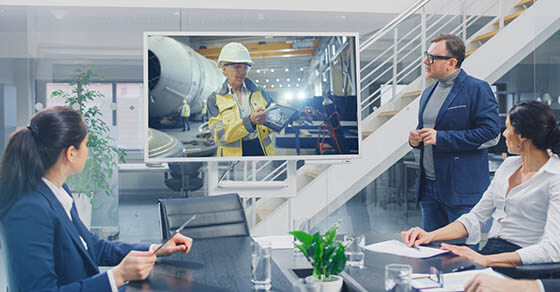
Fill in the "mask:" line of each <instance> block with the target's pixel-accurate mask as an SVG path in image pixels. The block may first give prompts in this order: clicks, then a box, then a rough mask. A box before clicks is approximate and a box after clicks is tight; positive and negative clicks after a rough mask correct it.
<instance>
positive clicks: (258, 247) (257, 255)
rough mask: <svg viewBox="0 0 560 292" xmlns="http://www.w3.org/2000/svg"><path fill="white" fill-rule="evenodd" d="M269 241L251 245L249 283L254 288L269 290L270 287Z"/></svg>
mask: <svg viewBox="0 0 560 292" xmlns="http://www.w3.org/2000/svg"><path fill="white" fill-rule="evenodd" d="M271 245H272V244H271V242H270V241H260V242H253V243H252V252H251V282H252V283H253V286H254V288H256V289H259V290H260V289H264V290H269V289H270V287H271V284H270V282H271V266H270V249H271Z"/></svg>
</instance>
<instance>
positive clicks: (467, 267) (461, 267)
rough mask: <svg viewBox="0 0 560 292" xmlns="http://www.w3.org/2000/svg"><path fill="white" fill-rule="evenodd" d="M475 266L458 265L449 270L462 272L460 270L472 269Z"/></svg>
mask: <svg viewBox="0 0 560 292" xmlns="http://www.w3.org/2000/svg"><path fill="white" fill-rule="evenodd" d="M475 268H476V267H475V266H474V265H468V266H460V267H458V268H454V269H452V270H451V272H452V273H456V272H462V271H468V270H474V269H475Z"/></svg>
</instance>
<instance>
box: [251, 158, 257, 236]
mask: <svg viewBox="0 0 560 292" xmlns="http://www.w3.org/2000/svg"><path fill="white" fill-rule="evenodd" d="M252 164H253V169H251V170H252V172H253V181H256V180H257V162H256V161H253V163H252ZM251 222H252V223H253V226H252V227H255V226H256V225H257V198H256V197H255V194H251Z"/></svg>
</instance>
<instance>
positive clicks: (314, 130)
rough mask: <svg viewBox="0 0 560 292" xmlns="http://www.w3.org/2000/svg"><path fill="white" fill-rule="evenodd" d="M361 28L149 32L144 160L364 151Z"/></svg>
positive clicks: (339, 155)
mask: <svg viewBox="0 0 560 292" xmlns="http://www.w3.org/2000/svg"><path fill="white" fill-rule="evenodd" d="M358 68H359V56H358V35H357V34H356V33H328V34H327V33H325V34H323V33H321V34H319V33H314V34H309V33H281V34H279V33H262V34H260V33H259V34H247V33H204V34H201V33H158V32H152V33H145V34H144V93H145V109H146V110H145V128H146V135H145V136H146V143H145V160H146V161H147V162H170V161H211V160H218V161H219V160H244V159H252V160H257V159H258V160H261V159H272V160H309V159H328V160H338V159H340V160H343V159H351V158H356V157H358V156H359V153H360V140H361V131H360V116H359V115H360V112H359V110H358V100H359V98H360V97H359V93H360V88H359V85H360V84H359V82H358V81H359V70H358Z"/></svg>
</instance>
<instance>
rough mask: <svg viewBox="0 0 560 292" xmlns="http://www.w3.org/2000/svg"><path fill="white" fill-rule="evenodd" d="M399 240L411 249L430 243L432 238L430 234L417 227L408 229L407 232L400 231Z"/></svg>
mask: <svg viewBox="0 0 560 292" xmlns="http://www.w3.org/2000/svg"><path fill="white" fill-rule="evenodd" d="M401 239H402V241H403V242H404V243H406V245H408V247H412V246H419V245H421V244H428V243H430V242H432V239H433V236H432V234H431V233H430V232H426V231H424V229H422V228H420V227H418V226H417V227H413V228H410V229H409V230H408V231H401Z"/></svg>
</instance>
